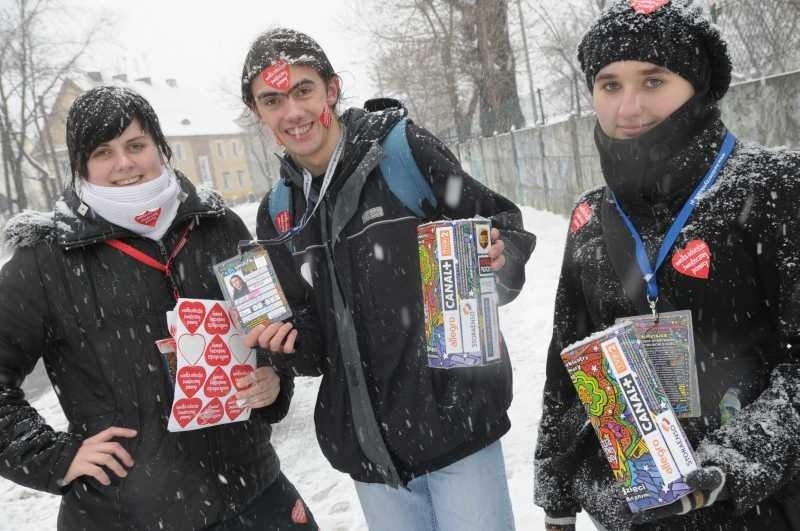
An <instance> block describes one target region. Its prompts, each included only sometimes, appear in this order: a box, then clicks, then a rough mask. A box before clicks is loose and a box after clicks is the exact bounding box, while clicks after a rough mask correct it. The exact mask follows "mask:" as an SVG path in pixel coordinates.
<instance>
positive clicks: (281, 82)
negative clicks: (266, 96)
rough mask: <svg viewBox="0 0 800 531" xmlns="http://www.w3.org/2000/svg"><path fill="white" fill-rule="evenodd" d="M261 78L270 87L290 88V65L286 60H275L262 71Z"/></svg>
mask: <svg viewBox="0 0 800 531" xmlns="http://www.w3.org/2000/svg"><path fill="white" fill-rule="evenodd" d="M261 79H262V80H263V81H264V83H265V84H266V85H267V86H268V87H272V88H276V89H278V90H289V85H290V84H291V81H290V78H289V65H288V64H287V63H285V62H284V61H275V62H274V63H272V64H271V65H269V66H268V67H267V68H265V69H264V70H262V71H261Z"/></svg>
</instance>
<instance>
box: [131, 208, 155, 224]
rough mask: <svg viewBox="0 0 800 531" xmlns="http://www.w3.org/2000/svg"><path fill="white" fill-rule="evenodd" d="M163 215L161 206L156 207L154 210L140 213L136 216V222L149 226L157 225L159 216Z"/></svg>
mask: <svg viewBox="0 0 800 531" xmlns="http://www.w3.org/2000/svg"><path fill="white" fill-rule="evenodd" d="M160 215H161V208H154V209H152V210H145V211H144V212H142V213H140V214H136V216H134V218H133V219H134V220H136V223H141V224H142V225H147V226H148V227H155V226H156V223H157V222H158V217H159V216H160Z"/></svg>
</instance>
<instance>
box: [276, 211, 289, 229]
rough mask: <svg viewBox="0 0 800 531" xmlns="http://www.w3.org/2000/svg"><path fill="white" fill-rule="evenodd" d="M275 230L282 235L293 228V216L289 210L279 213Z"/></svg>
mask: <svg viewBox="0 0 800 531" xmlns="http://www.w3.org/2000/svg"><path fill="white" fill-rule="evenodd" d="M275 228H276V229H278V232H279V233H281V234H283V233H284V232H288V230H289V229H291V228H292V215H291V214H289V211H288V210H283V211H281V212H278V215H277V216H275Z"/></svg>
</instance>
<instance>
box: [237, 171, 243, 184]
mask: <svg viewBox="0 0 800 531" xmlns="http://www.w3.org/2000/svg"><path fill="white" fill-rule="evenodd" d="M236 177H238V178H239V188H244V172H243V171H242V170H238V171H237V172H236Z"/></svg>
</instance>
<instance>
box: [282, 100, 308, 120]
mask: <svg viewBox="0 0 800 531" xmlns="http://www.w3.org/2000/svg"><path fill="white" fill-rule="evenodd" d="M304 115H305V110H304V109H303V106H302V105H301V104H300V103H299V102H298V101H297V100H296V99H295V98H293V97H291V96H290V97H289V98H287V101H286V119H287V120H288V121H289V122H292V123H296V122H301V121H302V120H303V118H304Z"/></svg>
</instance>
